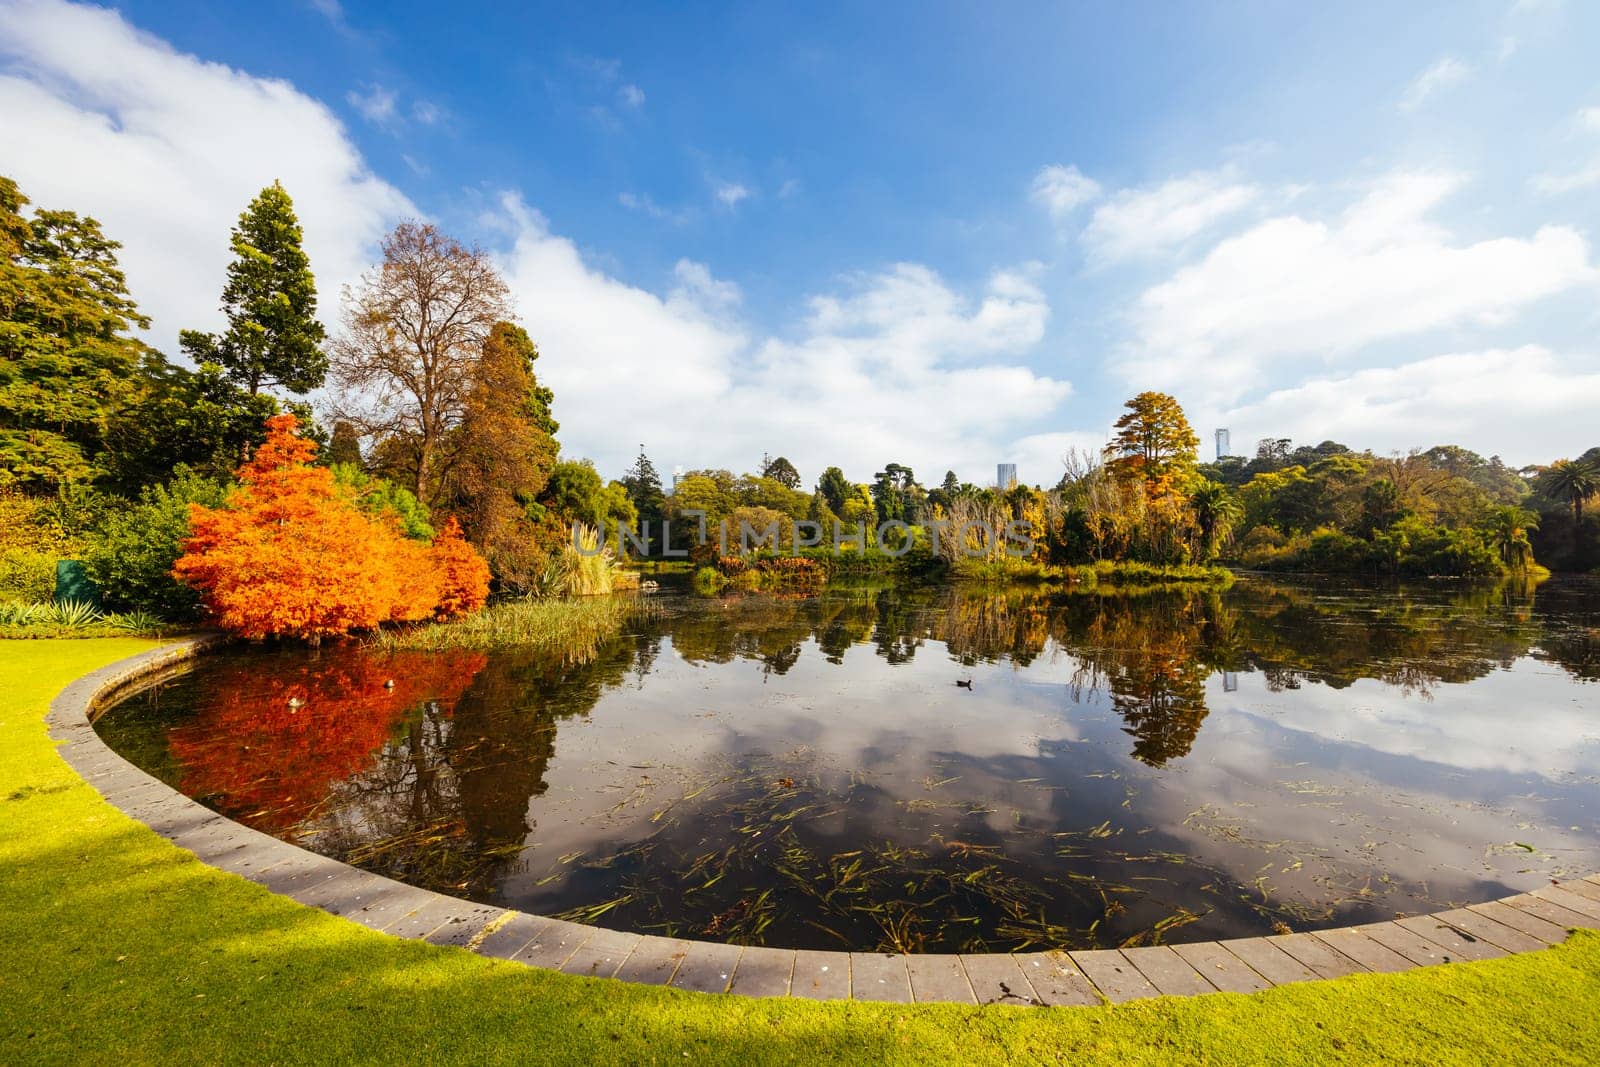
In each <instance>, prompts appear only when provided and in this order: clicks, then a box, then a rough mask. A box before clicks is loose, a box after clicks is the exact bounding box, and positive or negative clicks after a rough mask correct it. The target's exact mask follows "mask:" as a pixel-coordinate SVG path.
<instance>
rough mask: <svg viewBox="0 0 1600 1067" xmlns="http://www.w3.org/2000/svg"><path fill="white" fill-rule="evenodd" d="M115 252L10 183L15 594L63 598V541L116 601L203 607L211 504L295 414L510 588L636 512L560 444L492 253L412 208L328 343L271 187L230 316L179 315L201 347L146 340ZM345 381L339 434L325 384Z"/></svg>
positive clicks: (226, 291)
mask: <svg viewBox="0 0 1600 1067" xmlns="http://www.w3.org/2000/svg"><path fill="white" fill-rule="evenodd" d="M119 247H120V246H119V245H118V244H117V242H116V241H114V240H112V239H111V238H110V237H108V236H107V235H106V234H105V233H104V232H103V230H102V229H101V227H100V224H99V223H98V222H97V221H96V220H94V219H92V218H89V217H86V216H80V215H77V214H75V213H73V212H70V211H58V210H47V209H39V210H34V211H31V212H30V211H29V202H28V200H27V198H26V197H25V196H24V195H23V193H22V191H21V190H20V189H19V188H18V187H17V185H16V183H15V182H13V181H11V180H9V179H5V178H0V519H3V520H4V526H3V529H0V597H9V598H19V599H28V600H37V599H47V598H48V596H49V594H50V591H51V588H52V582H53V573H54V567H55V560H56V559H57V558H61V557H80V558H83V559H84V560H85V562H86V564H87V566H88V569H89V571H90V574H91V576H92V577H93V578H95V579H96V580H97V582H98V583H99V585H100V587H101V590H102V593H103V596H104V598H105V600H106V602H107V605H108V606H113V607H117V608H119V609H124V610H143V611H149V612H152V613H156V614H160V615H164V616H168V617H187V616H192V615H193V614H194V612H195V611H196V609H197V604H198V602H197V600H196V598H195V595H194V593H193V592H192V591H191V590H188V589H186V588H184V587H183V586H180V585H178V584H177V583H176V582H175V581H174V580H173V578H172V577H171V570H172V566H173V563H174V561H175V560H176V559H177V558H178V556H179V554H180V553H181V551H182V543H183V541H184V539H185V538H186V537H187V536H188V534H189V514H190V510H191V506H193V505H198V506H200V507H214V506H216V505H217V504H218V503H219V502H220V501H221V500H223V499H225V498H226V497H227V496H228V494H229V492H230V491H231V490H232V489H233V472H234V470H235V468H238V467H239V466H240V464H241V462H243V461H244V460H246V459H247V458H248V457H250V456H251V454H252V453H253V452H254V451H255V450H256V449H257V448H258V447H259V446H260V445H261V444H262V442H263V441H264V440H265V438H266V433H267V425H268V422H269V420H270V419H272V418H273V417H274V416H277V415H281V414H285V413H293V414H294V415H295V416H296V417H297V426H298V430H297V434H298V436H299V437H301V438H303V439H304V440H305V441H306V442H307V443H308V444H309V445H310V446H312V450H313V451H314V452H316V453H317V460H316V462H317V463H318V464H320V465H322V466H326V467H331V468H332V472H333V481H332V483H331V484H332V486H333V487H334V488H333V490H331V491H334V492H336V493H337V494H338V495H339V496H340V498H341V499H347V500H349V501H350V502H351V503H352V504H353V505H354V506H355V507H356V508H357V509H358V510H360V511H362V512H365V513H366V514H367V515H368V516H370V517H372V518H373V519H375V520H379V521H381V522H382V523H383V524H384V525H385V526H386V527H387V526H393V527H394V528H395V529H397V530H398V531H399V532H400V533H401V534H402V535H403V536H405V537H408V538H411V539H414V540H423V541H429V540H432V539H433V538H435V537H436V536H437V534H438V532H439V531H440V530H442V529H444V528H445V526H446V524H447V520H451V519H453V520H455V521H457V522H458V523H459V524H460V526H461V527H462V529H463V530H464V531H465V533H466V536H467V537H468V539H469V540H470V542H471V543H472V544H473V545H474V546H476V548H477V549H478V550H479V551H481V552H482V553H483V555H484V556H485V557H486V558H487V559H488V560H489V562H490V563H491V565H492V566H493V568H494V576H495V579H496V582H497V584H498V585H499V587H500V588H501V589H503V590H509V591H528V590H532V589H536V588H539V587H541V585H542V583H545V582H546V581H547V580H548V579H549V576H550V574H551V573H553V572H552V571H551V570H550V566H549V565H550V563H551V561H552V560H553V559H554V558H556V557H558V556H559V555H560V553H561V552H562V551H563V547H564V546H565V545H566V544H567V537H568V529H569V527H570V525H571V524H572V523H573V522H587V523H590V524H599V523H601V522H607V521H614V520H615V519H619V518H620V519H623V520H625V521H628V522H632V521H633V520H634V519H635V518H636V510H635V509H634V507H633V505H632V503H631V501H630V500H629V496H628V493H627V491H625V490H624V489H623V488H622V486H621V485H620V484H619V483H616V482H612V483H610V484H609V485H607V484H605V483H604V482H603V481H602V479H601V478H600V477H599V475H598V473H596V472H595V470H594V468H593V467H592V465H589V464H587V462H586V461H582V460H562V459H560V458H559V445H558V444H557V441H556V438H555V434H556V432H557V430H558V429H559V427H558V424H557V423H556V421H555V419H554V417H553V415H552V411H551V408H552V403H553V396H552V394H551V391H550V390H549V389H548V388H547V387H545V386H543V385H541V384H540V383H539V381H538V378H537V375H536V374H535V371H534V365H535V361H536V360H537V359H538V356H539V352H538V349H537V347H536V346H535V345H534V343H533V340H532V339H531V338H530V337H529V336H528V335H527V333H526V332H525V331H524V330H522V329H521V328H520V327H518V326H517V325H515V323H514V322H512V321H511V318H512V314H513V309H512V308H511V305H510V302H509V297H508V294H507V289H506V286H505V282H504V280H503V279H501V278H500V276H499V274H498V272H497V271H496V269H495V268H494V266H493V264H492V263H491V262H490V260H489V258H488V257H487V255H485V254H484V253H483V252H482V251H481V250H479V249H476V248H469V247H466V246H464V245H462V244H461V243H459V242H457V241H455V240H454V239H453V238H451V237H449V236H448V235H446V234H443V233H441V232H439V231H438V230H437V229H436V228H435V227H433V226H430V225H425V224H420V223H412V222H405V223H402V224H400V225H399V226H397V227H396V228H395V230H394V231H393V232H392V233H391V234H390V235H389V236H388V237H387V238H386V239H385V240H384V242H383V246H382V253H383V260H382V262H381V263H380V264H378V265H377V266H375V267H374V268H373V270H372V271H370V272H369V273H368V274H367V275H366V276H364V278H363V279H362V281H361V283H360V284H359V285H358V286H357V287H356V288H355V290H354V291H353V292H351V293H349V294H347V297H346V300H345V303H344V306H343V308H342V319H343V330H342V331H341V333H340V335H339V336H338V338H337V339H335V340H331V341H330V339H329V337H328V333H327V331H326V330H325V328H324V327H323V325H322V323H321V322H320V321H319V320H318V318H317V306H318V304H317V290H316V280H315V277H314V275H313V273H312V268H311V263H310V260H309V258H308V257H307V255H306V253H305V250H304V248H303V245H302V232H301V227H300V224H299V221H298V219H297V217H296V215H295V211H294V204H293V201H292V200H291V198H290V196H289V193H288V192H287V191H286V190H285V189H284V188H283V187H282V186H281V185H279V184H278V183H276V182H275V183H273V184H272V185H270V186H268V187H267V188H265V189H263V190H262V191H261V193H260V194H259V195H258V196H257V197H256V198H255V199H254V200H252V201H251V203H250V204H249V205H248V206H247V207H246V208H245V210H244V211H243V212H242V213H241V215H240V217H239V221H238V223H237V225H236V226H235V227H234V228H233V231H232V234H231V236H230V249H231V252H232V260H231V262H230V264H229V266H228V267H227V271H226V276H225V278H224V279H223V284H222V292H221V310H222V312H223V316H224V319H225V322H226V326H225V328H224V329H223V330H221V331H220V332H216V333H211V332H204V331H199V330H192V329H185V330H183V331H181V333H180V345H181V348H182V350H183V353H184V355H185V356H186V357H187V358H188V360H190V361H192V364H193V365H192V366H184V365H182V364H179V363H176V362H173V361H171V360H169V359H168V358H167V357H165V356H164V355H163V354H162V353H160V352H158V351H156V350H155V349H153V348H151V347H150V346H149V345H148V344H146V343H145V342H144V341H142V340H141V339H140V338H139V337H138V335H137V331H139V330H140V329H142V328H145V327H147V326H148V324H149V320H148V319H147V318H145V317H144V316H143V315H142V314H140V312H139V310H138V306H137V304H136V302H135V300H134V298H133V296H132V295H131V294H130V293H129V291H128V287H127V283H126V279H125V278H124V275H123V273H122V271H121V269H120V268H119V266H118V263H117V251H118V249H119ZM325 387H329V389H330V391H329V392H328V393H326V394H324V395H325V399H324V401H323V402H322V403H321V404H320V406H321V407H323V408H324V410H325V411H327V412H328V413H330V414H331V415H332V419H333V429H332V434H331V439H330V435H329V433H328V432H327V431H326V430H325V429H324V427H323V426H322V425H321V424H319V423H318V421H317V419H316V417H315V414H314V412H313V410H312V408H311V406H310V405H309V403H308V402H307V400H306V399H305V398H306V397H307V396H308V395H310V394H313V393H316V392H317V391H319V390H323V389H324V388H325Z"/></svg>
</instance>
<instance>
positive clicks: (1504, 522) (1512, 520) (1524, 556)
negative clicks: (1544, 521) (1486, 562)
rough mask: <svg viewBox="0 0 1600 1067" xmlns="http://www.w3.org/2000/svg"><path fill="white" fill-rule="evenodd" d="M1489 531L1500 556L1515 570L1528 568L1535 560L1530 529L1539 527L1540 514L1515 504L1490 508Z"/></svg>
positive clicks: (1490, 538) (1491, 540)
mask: <svg viewBox="0 0 1600 1067" xmlns="http://www.w3.org/2000/svg"><path fill="white" fill-rule="evenodd" d="M1488 519H1489V521H1488V523H1487V533H1488V535H1489V542H1490V544H1492V545H1494V546H1495V548H1496V549H1498V550H1499V552H1500V558H1501V560H1503V561H1504V562H1505V564H1506V566H1508V567H1510V568H1511V569H1512V570H1514V571H1520V570H1527V568H1528V564H1530V563H1532V562H1533V545H1531V544H1529V543H1528V531H1529V530H1537V529H1538V528H1539V516H1538V515H1536V514H1535V513H1533V512H1531V511H1529V510H1528V509H1527V508H1519V507H1517V506H1516V505H1515V504H1503V505H1501V506H1499V507H1495V508H1490V509H1489V516H1488Z"/></svg>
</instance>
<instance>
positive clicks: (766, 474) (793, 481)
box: [761, 456, 800, 489]
mask: <svg viewBox="0 0 1600 1067" xmlns="http://www.w3.org/2000/svg"><path fill="white" fill-rule="evenodd" d="M761 477H763V478H771V479H772V480H773V481H775V482H777V483H778V484H779V485H782V486H783V487H784V488H785V489H799V488H800V472H799V471H797V470H795V469H794V464H793V463H790V462H789V461H788V460H787V459H785V458H784V457H782V456H779V457H778V458H777V459H775V460H773V461H772V462H771V463H768V464H767V465H766V466H765V467H763V468H762V470H761Z"/></svg>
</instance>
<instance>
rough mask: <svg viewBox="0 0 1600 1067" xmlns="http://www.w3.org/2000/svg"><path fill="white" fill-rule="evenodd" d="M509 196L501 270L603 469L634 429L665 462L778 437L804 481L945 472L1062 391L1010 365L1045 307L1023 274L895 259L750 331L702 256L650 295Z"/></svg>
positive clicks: (740, 450)
mask: <svg viewBox="0 0 1600 1067" xmlns="http://www.w3.org/2000/svg"><path fill="white" fill-rule="evenodd" d="M502 210H503V212H504V213H505V215H506V217H507V219H508V220H509V222H510V223H511V225H513V226H514V227H515V229H516V233H517V236H516V238H515V240H514V242H513V243H512V245H511V247H510V248H508V249H506V250H505V251H504V252H503V253H502V254H501V255H500V262H501V267H502V269H503V270H504V271H505V273H506V277H507V280H508V281H509V283H510V285H511V288H512V292H513V293H514V294H515V296H516V300H517V306H518V307H519V309H520V310H521V313H522V319H523V322H524V324H525V325H526V326H527V328H528V331H529V332H530V333H531V334H532V335H533V337H534V338H535V340H537V341H538V342H539V350H540V352H541V356H540V360H539V373H540V375H541V377H542V378H543V379H544V380H545V381H546V382H547V383H548V384H549V385H550V386H551V388H553V389H554V390H555V394H556V417H557V418H558V419H559V420H560V421H561V437H562V441H563V443H564V445H565V446H566V448H567V450H568V451H569V452H572V453H575V454H582V455H589V456H593V457H594V458H595V459H596V460H597V461H599V463H600V464H601V467H602V469H605V470H608V471H612V472H615V471H618V470H620V469H621V468H622V467H623V466H624V465H625V464H626V463H627V462H628V461H629V460H630V458H631V456H632V455H633V453H634V451H635V450H636V449H637V447H638V444H639V443H640V442H643V443H644V444H645V445H646V447H647V448H648V450H649V451H650V453H651V456H652V457H653V458H654V459H655V460H656V463H657V465H658V466H661V467H662V469H667V468H669V467H671V466H672V465H674V464H679V463H683V464H686V465H690V466H708V465H709V466H728V467H732V468H734V469H740V470H742V469H744V468H746V467H748V466H749V465H750V463H751V457H752V456H756V455H759V454H760V453H761V451H762V450H763V449H776V448H781V449H782V450H783V451H784V454H785V455H787V456H789V458H790V459H791V460H793V461H794V462H795V463H796V464H797V465H798V466H799V467H800V469H801V471H802V473H803V474H805V475H806V476H807V477H808V478H814V477H816V475H817V474H818V473H819V472H820V470H821V468H822V466H824V465H826V464H830V463H841V462H842V463H845V464H847V465H848V464H851V463H856V464H862V465H869V464H873V463H877V464H882V463H884V462H887V461H889V460H897V461H899V462H904V463H910V464H913V465H921V466H922V467H926V468H928V469H930V470H931V469H932V468H933V467H934V466H938V467H939V470H940V471H943V470H944V469H945V467H947V466H951V465H952V463H951V460H952V457H972V456H991V455H1002V454H1003V453H1004V452H1005V445H1004V442H1005V441H1006V440H1008V439H1009V437H1010V435H1011V432H1012V431H1011V427H1013V426H1015V425H1017V424H1018V423H1019V422H1023V421H1025V420H1027V419H1030V418H1035V417H1038V416H1041V415H1046V414H1049V413H1050V412H1051V411H1053V410H1054V409H1055V407H1056V405H1057V404H1058V403H1059V402H1060V401H1061V400H1062V399H1064V398H1065V397H1066V396H1067V394H1068V392H1069V390H1070V387H1069V386H1068V385H1067V383H1065V382H1060V381H1055V380H1052V379H1049V378H1044V377H1040V376H1038V375H1036V374H1034V373H1033V372H1032V371H1030V370H1029V369H1027V368H1026V367H1023V366H1019V365H1012V364H1010V363H1008V362H1006V361H1005V357H1009V356H1013V355H1018V354H1020V353H1022V352H1023V351H1025V350H1027V349H1028V348H1030V347H1031V346H1032V345H1034V344H1036V343H1037V342H1038V340H1039V339H1040V337H1041V336H1042V335H1043V331H1044V324H1045V321H1046V318H1047V317H1048V314H1049V309H1048V306H1047V305H1046V304H1045V301H1044V298H1043V296H1042V294H1040V292H1039V291H1038V289H1037V288H1036V287H1034V286H1033V285H1032V283H1031V282H1029V281H1028V280H1027V279H1026V278H1025V277H1024V276H1023V275H1021V274H1020V273H1017V272H999V273H997V274H996V275H994V276H993V277H992V278H991V279H990V281H989V283H988V284H987V286H986V287H985V292H984V294H983V296H982V297H981V298H980V299H977V300H969V299H966V298H963V297H962V296H960V295H959V294H957V293H956V292H955V291H954V290H952V289H951V288H950V287H949V286H948V285H946V284H945V283H944V282H943V280H942V279H940V278H939V277H938V276H937V275H936V274H934V273H933V272H932V271H930V270H928V269H927V268H925V267H920V266H916V265H911V264H901V265H899V266H896V267H894V268H893V269H891V270H889V271H886V272H883V273H881V274H875V275H868V276H863V277H858V278H855V279H852V280H850V281H849V283H848V290H849V291H848V292H846V293H844V294H842V295H830V296H821V297H817V298H814V299H813V300H812V301H811V304H810V313H809V315H808V316H807V317H806V318H805V319H804V320H803V322H802V323H801V324H800V328H799V331H798V335H797V336H796V337H793V338H776V337H772V338H760V337H755V336H752V334H751V332H750V331H749V330H748V329H747V328H746V327H745V326H744V325H743V324H742V323H741V322H740V321H739V320H738V318H737V309H738V302H739V292H738V289H737V288H736V287H735V286H733V285H732V284H730V283H728V282H726V281H722V280H719V279H717V278H715V277H714V276H713V275H712V273H711V271H710V270H709V269H708V268H706V267H705V266H704V265H703V264H699V263H693V262H688V261H683V262H680V263H679V264H678V265H677V267H676V268H675V270H674V286H673V288H672V290H671V291H670V292H669V293H668V295H667V296H665V297H661V296H657V295H656V294H654V293H651V292H649V291H647V290H645V289H641V288H638V287H635V286H630V285H627V284H624V283H623V282H620V281H618V280H617V279H615V278H612V277H609V276H607V275H605V274H603V273H602V272H600V271H598V270H596V269H594V268H593V267H592V266H590V265H589V264H587V263H586V262H584V260H583V257H582V256H581V255H580V254H579V252H578V250H577V248H576V247H575V246H574V245H573V244H572V242H571V241H569V240H567V239H565V238H563V237H559V236H557V235H555V234H553V233H551V232H550V230H549V227H548V225H547V223H546V222H545V220H544V219H543V218H542V217H541V216H539V215H538V214H537V213H535V212H532V211H530V210H529V209H528V208H526V207H525V206H524V205H523V204H522V203H521V201H520V200H518V199H517V198H516V197H515V196H511V195H508V196H507V197H506V198H505V199H504V201H503V205H502ZM684 412H698V413H701V417H696V418H692V419H691V418H684V417H683V413H684ZM940 464H942V466H940ZM874 469H876V468H874ZM851 473H852V475H853V476H855V477H859V478H864V477H867V476H868V475H870V473H871V471H870V470H865V469H861V470H855V471H852V472H851Z"/></svg>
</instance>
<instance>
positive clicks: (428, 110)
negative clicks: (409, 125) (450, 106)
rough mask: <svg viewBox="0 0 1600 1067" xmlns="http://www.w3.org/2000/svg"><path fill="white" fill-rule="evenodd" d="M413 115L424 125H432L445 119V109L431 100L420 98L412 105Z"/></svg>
mask: <svg viewBox="0 0 1600 1067" xmlns="http://www.w3.org/2000/svg"><path fill="white" fill-rule="evenodd" d="M411 117H412V118H414V119H416V120H417V121H418V122H420V123H422V124H423V125H424V126H432V125H435V124H436V123H439V122H443V121H444V118H445V110H444V108H442V107H440V106H439V105H438V104H435V103H433V102H432V101H431V100H418V101H417V102H416V103H414V104H412V105H411Z"/></svg>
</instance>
